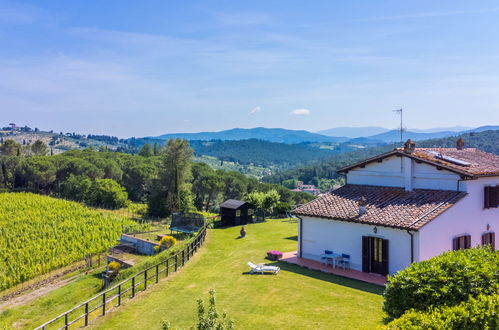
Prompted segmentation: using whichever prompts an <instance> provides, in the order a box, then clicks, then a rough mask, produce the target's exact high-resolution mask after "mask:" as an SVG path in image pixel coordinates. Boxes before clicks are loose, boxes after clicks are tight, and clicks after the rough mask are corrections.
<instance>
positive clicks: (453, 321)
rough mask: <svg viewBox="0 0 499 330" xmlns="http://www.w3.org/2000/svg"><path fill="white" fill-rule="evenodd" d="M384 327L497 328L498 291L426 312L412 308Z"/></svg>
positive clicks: (498, 325) (498, 314)
mask: <svg viewBox="0 0 499 330" xmlns="http://www.w3.org/2000/svg"><path fill="white" fill-rule="evenodd" d="M384 329H390V330H392V329H393V330H394V329H470V330H472V329H477V330H478V329H499V295H497V294H496V295H492V296H485V295H480V296H478V297H477V298H473V297H471V298H470V299H469V300H467V301H465V302H462V303H460V304H458V305H455V306H451V307H448V306H443V307H437V308H432V309H430V310H429V311H428V312H421V311H416V310H414V309H412V310H410V311H408V312H407V313H405V314H404V315H403V316H402V317H400V318H398V319H396V320H394V321H392V322H390V323H389V324H387V325H386V326H385V327H384Z"/></svg>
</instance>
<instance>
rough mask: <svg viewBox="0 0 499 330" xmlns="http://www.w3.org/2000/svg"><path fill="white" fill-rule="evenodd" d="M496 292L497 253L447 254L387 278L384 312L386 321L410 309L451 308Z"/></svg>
mask: <svg viewBox="0 0 499 330" xmlns="http://www.w3.org/2000/svg"><path fill="white" fill-rule="evenodd" d="M498 289H499V254H498V253H495V252H493V251H492V250H491V249H490V248H489V247H478V248H473V249H467V250H461V251H451V252H446V253H444V254H442V255H440V256H437V257H434V258H432V259H429V260H426V261H422V262H420V263H414V264H412V265H411V266H410V267H408V268H406V269H404V270H402V271H400V272H399V273H397V274H396V275H395V276H393V277H389V283H388V284H387V286H386V289H385V292H384V298H385V301H384V304H383V310H384V311H385V312H386V314H387V315H388V320H392V319H394V318H397V317H400V316H401V315H402V314H404V313H405V312H406V311H408V310H410V309H415V310H420V311H423V310H426V309H428V308H429V307H431V306H433V307H438V306H441V305H447V306H453V305H456V304H459V303H460V302H462V301H465V300H467V299H468V298H469V297H470V296H472V297H476V296H478V295H480V294H486V295H487V294H493V293H496V292H498V291H497V290H498Z"/></svg>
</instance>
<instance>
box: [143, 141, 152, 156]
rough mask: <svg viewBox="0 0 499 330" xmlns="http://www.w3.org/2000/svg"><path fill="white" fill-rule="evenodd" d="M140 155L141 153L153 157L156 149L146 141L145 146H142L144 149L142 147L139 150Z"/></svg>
mask: <svg viewBox="0 0 499 330" xmlns="http://www.w3.org/2000/svg"><path fill="white" fill-rule="evenodd" d="M139 155H141V156H142V157H151V156H153V155H154V151H153V149H152V148H151V146H150V145H149V143H146V144H144V146H142V149H140V151H139Z"/></svg>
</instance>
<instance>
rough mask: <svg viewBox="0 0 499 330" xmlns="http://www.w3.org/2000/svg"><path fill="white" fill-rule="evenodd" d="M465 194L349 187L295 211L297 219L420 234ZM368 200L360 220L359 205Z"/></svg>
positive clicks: (441, 191) (375, 187)
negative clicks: (335, 221)
mask: <svg viewBox="0 0 499 330" xmlns="http://www.w3.org/2000/svg"><path fill="white" fill-rule="evenodd" d="M464 196H466V193H464V192H456V191H444V190H423V189H418V190H414V191H405V190H404V189H403V188H392V187H379V186H367V185H345V186H343V187H341V188H338V189H336V190H334V191H332V192H330V193H328V194H325V195H323V196H321V197H319V198H317V199H315V200H313V201H311V202H309V203H307V204H305V205H303V206H300V207H298V208H297V209H295V210H294V211H293V213H294V214H296V215H301V216H311V217H319V218H328V219H334V220H343V221H351V222H358V223H365V224H371V225H379V226H387V227H394V228H401V229H411V230H418V229H419V228H421V227H423V226H424V225H425V224H426V223H428V222H430V221H431V220H432V219H434V218H436V217H437V216H439V215H440V214H441V213H442V212H444V211H445V210H447V209H448V208H450V207H452V206H453V205H454V204H455V203H456V202H458V201H459V200H460V199H461V198H463V197H464ZM361 197H364V198H365V199H366V200H367V206H366V212H365V213H364V214H363V215H361V216H359V205H358V201H359V199H360V198H361Z"/></svg>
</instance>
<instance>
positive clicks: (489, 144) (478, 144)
mask: <svg viewBox="0 0 499 330" xmlns="http://www.w3.org/2000/svg"><path fill="white" fill-rule="evenodd" d="M458 138H462V139H463V140H464V143H465V147H466V148H477V149H479V150H482V151H485V152H490V153H493V154H496V155H499V143H498V141H499V130H494V131H483V132H471V133H466V134H460V135H458V136H453V137H448V138H441V139H431V140H425V141H418V142H416V147H427V148H428V147H440V148H455V147H456V140H457V139H458Z"/></svg>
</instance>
